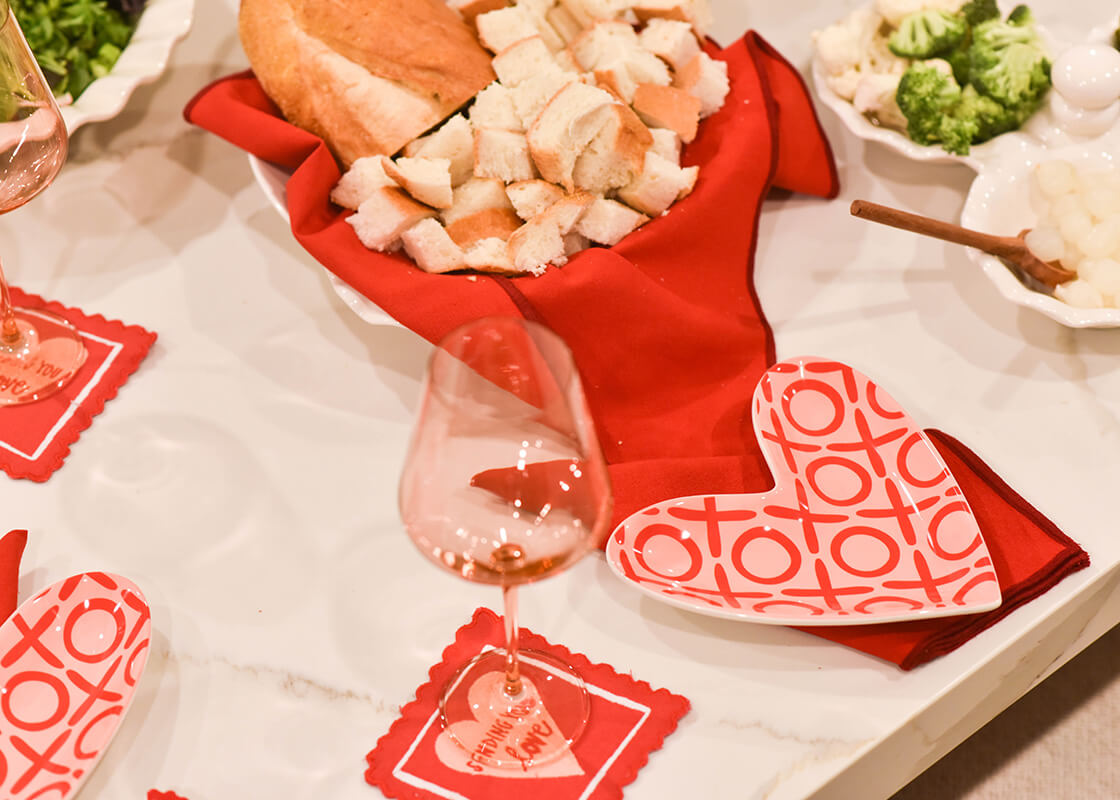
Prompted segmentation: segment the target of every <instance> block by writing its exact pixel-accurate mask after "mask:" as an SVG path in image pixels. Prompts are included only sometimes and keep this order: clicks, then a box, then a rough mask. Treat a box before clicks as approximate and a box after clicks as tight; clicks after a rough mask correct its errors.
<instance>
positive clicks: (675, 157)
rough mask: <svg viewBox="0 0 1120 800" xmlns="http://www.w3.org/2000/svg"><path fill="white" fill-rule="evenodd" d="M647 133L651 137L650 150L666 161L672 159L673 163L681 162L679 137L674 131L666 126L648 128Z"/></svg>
mask: <svg viewBox="0 0 1120 800" xmlns="http://www.w3.org/2000/svg"><path fill="white" fill-rule="evenodd" d="M649 134H650V136H652V137H653V145H651V146H650V150H652V151H653V152H655V153H657V155H659V156H661V157H662V158H664V159H665V160H666V161H672V162H673V163H674V164H679V163H681V137H679V136H677V132H676V131H672V130H669V129H668V128H649Z"/></svg>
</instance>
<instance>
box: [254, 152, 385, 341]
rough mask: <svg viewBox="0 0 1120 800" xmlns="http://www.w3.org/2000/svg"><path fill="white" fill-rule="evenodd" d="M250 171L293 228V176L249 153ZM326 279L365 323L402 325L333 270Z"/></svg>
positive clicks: (269, 200)
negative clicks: (290, 205) (289, 186)
mask: <svg viewBox="0 0 1120 800" xmlns="http://www.w3.org/2000/svg"><path fill="white" fill-rule="evenodd" d="M249 169H251V170H252V172H253V177H254V178H255V179H256V181H257V185H259V186H260V187H261V191H263V192H264V195H265V197H267V198H268V202H269V203H270V204H271V205H272V207H273V208H274V209H276V213H277V214H279V215H280V216H281V217H283V218H284V221H285V222H287V223H288V224H289V225H290V224H291V221H292V220H291V217H289V216H288V192H287V189H286V186H287V183H288V178H289V177H290V173H289V172H288V171H287V170H284V169H282V168H280V167H278V166H276V165H275V164H270V163H269V162H267V161H263V160H262V159H259V158H257V157H256V156H254V155H252V154H251V153H250V154H249ZM327 277H328V278H329V279H330V282H331V288H333V289H334V291H335V294H337V295H338V296H339V298H341V299H342V302H344V303H345V304H346V305H347V306H348V307H349V308H350V310H351V311H353V312H354V313H355V314H357V315H358V316H359V317H360V318H361V319H362V320H364V321H365V322H368V323H369V324H370V325H400V323H399V322H397V321H396V320H395V319H393V318H392V317H391V316H389V315H388V314H386V313H385V312H384V311H383V310H382V309H381V307H380V306H378V305H377V304H376V303H374V302H373V301H371V300H370V299H369V298H367V297H366V296H365V295H363V294H361V293H359V292H358V291H356V290H355V289H354V288H353V287H352V286H351V285H350V284H348V283H347V282H346V281H344V280H342V279H341V278H339V277H338V276H337V275H335V274H334V273H333V272H331V271H330V270H327Z"/></svg>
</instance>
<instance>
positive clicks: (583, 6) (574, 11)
mask: <svg viewBox="0 0 1120 800" xmlns="http://www.w3.org/2000/svg"><path fill="white" fill-rule="evenodd" d="M559 2H560V5H562V6H563V7H564V8H566V9H567V10H568V13H570V14H571V15H572V16H573V17H574V18H575V19H576V21H578V22H579V24H580V25H582V26H583V27H585V28H586V27H589V26H591V25H594V24H595V23H596V22H598V21H600V20H610V19H614V18H615V17H617V16H618V15H619V14H620V13H621V12H622V10H623V7H624V5H625V3H624V2H623V1H622V0H559Z"/></svg>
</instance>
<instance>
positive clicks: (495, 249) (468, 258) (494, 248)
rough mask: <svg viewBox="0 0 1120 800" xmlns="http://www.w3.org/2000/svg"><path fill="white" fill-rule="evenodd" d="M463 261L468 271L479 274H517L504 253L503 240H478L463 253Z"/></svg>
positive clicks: (507, 254) (506, 253)
mask: <svg viewBox="0 0 1120 800" xmlns="http://www.w3.org/2000/svg"><path fill="white" fill-rule="evenodd" d="M463 260H464V262H465V263H466V265H467V266H468V267H469V268H470V269H475V270H478V271H479V272H496V273H501V274H506V275H516V274H518V270H517V267H515V266H514V265H513V262H512V261H510V259H509V253H508V252H507V251H506V240H505V239H497V238H491V239H479V240H478V241H477V242H475V243H474V244H472V245H470V246H469V247H467V248H466V249H465V250H464V251H463Z"/></svg>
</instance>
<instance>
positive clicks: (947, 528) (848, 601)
mask: <svg viewBox="0 0 1120 800" xmlns="http://www.w3.org/2000/svg"><path fill="white" fill-rule="evenodd" d="M752 411H753V419H754V430H755V435H756V436H757V440H758V442H759V444H760V446H761V448H762V451H763V454H764V455H765V457H766V462H767V464H768V465H769V467H770V470H771V473H772V474H773V476H774V479H775V485H774V488H773V489H771V490H770V491H767V492H763V493H761V494H741V495H739V494H736V495H730V494H713V495H694V496H690V497H678V498H673V499H671V500H665V501H663V502H660V503H657V504H655V505H651V506H649V507H647V508H645V509H642V510H641V511H638V512H637V513H635V514H633V515H631V516H630V517H628V518H627V519H626V520H624V521H623V522H622V523H621V524H620V525H619V526H618V527H617V528H616V529H615V531H614V532H613V534H612V535H611V536H610V539H609V540H608V542H607V547H606V555H607V563H608V564H609V565H610V566H611V568H612V569H613V570H614V571H615V572H616V573H617V574H618V575H619V576H620V577H621V578H622V579H623V580H625V581H627V582H629V583H631V584H633V585H635V586H637V587H638V588H639V589H641V590H642V591H644V592H646V593H648V594H650V595H652V596H653V597H655V598H657V599H658V600H662V601H664V602H667V603H670V604H672V605H675V606H679V607H681V608H686V609H689V610H691V611H697V612H700V613H704V614H711V615H715V616H720V617H730V618H733V619H740V620H746V621H751V622H761V623H772V624H781V625H853V624H866V623H876V622H895V621H900V620H909V619H915V618H926V617H940V616H949V615H954V614H971V613H977V612H981V611H986V610H989V609H992V608H995V607H997V606H998V605H999V604H1000V589H999V582H998V580H997V578H996V573H995V569H994V567H993V566H992V559H991V557H990V555H989V554H988V549H987V545H986V544H985V543H984V538H983V536H982V535H981V533H980V530H979V528H978V526H977V524H976V519H975V517H974V516H973V514H972V510H971V509H970V508H969V505H968V501H967V500H966V499H965V496H964V494H963V492H962V491H961V489H960V487H959V486H958V485H957V482H956V480H955V479H954V478H953V475H952V474H951V473H950V472H949V469H948V467H947V466H946V465H945V462H944V461H943V460H942V459H941V456H940V455H939V454H938V452H937V450H936V449H935V448H934V447H933V445H932V443H931V442H930V441H929V439H928V438H927V437H926V435H925V434H924V433H923V432H922V430H921V428H919V427H918V426H917V425H916V424H915V423H914V421H913V420H912V419H911V418H910V417H909V415H907V414H906V412H904V411H903V410H902V409H901V408H900V407H899V406H898V404H897V403H895V401H894V400H893V399H892V398H891V397H890V396H889V395H888V394H887V393H886V392H884V391H883V390H882V389H881V388H879V386H878V385H877V384H876V383H875V382H874V381H872V380H870V379H869V378H868V377H867V376H865V375H863V374H861V373H859V372H857V371H856V370H855V369H853V368H852V367H850V366H847V365H846V364H842V363H840V362H838V361H831V360H826V359H820V358H811V357H803V358H797V359H792V360H788V361H784V362H781V363H778V364H776V365H775V366H774V367H772V368H771V369H770V370H768V371H767V372H766V374H765V375H764V376H763V377H762V379H761V380H760V381H759V383H758V386H757V388H756V389H755V393H754V401H753V406H752Z"/></svg>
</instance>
